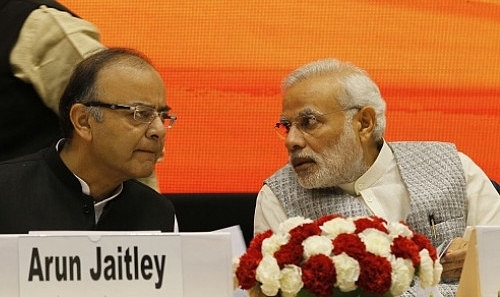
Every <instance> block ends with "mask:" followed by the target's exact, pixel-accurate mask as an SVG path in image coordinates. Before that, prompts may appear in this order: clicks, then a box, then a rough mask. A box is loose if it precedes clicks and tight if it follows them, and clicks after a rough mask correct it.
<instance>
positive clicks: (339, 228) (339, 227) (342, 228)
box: [320, 218, 356, 239]
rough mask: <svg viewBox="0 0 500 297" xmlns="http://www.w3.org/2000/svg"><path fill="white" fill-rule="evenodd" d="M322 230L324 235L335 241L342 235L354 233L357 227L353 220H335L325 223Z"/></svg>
mask: <svg viewBox="0 0 500 297" xmlns="http://www.w3.org/2000/svg"><path fill="white" fill-rule="evenodd" d="M320 229H321V230H322V231H323V232H322V234H323V235H325V236H327V237H329V238H332V239H333V238H335V237H337V235H339V234H342V233H347V234H352V233H354V231H356V226H355V225H354V222H353V220H352V219H351V218H347V219H344V218H335V219H332V220H329V221H326V222H325V223H323V225H322V226H321V227H320Z"/></svg>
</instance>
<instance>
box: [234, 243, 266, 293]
mask: <svg viewBox="0 0 500 297" xmlns="http://www.w3.org/2000/svg"><path fill="white" fill-rule="evenodd" d="M260 260H262V253H261V252H257V251H256V250H251V251H248V252H247V253H245V254H243V255H242V256H241V257H240V264H239V265H238V268H237V269H236V271H235V275H236V278H237V279H238V283H239V284H240V287H241V288H242V289H243V290H249V289H250V288H252V287H253V286H255V284H256V280H255V274H256V270H257V266H259V262H260Z"/></svg>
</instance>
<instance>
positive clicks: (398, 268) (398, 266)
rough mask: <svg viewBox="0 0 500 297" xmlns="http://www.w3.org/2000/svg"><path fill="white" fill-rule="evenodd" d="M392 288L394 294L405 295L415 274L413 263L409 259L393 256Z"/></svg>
mask: <svg viewBox="0 0 500 297" xmlns="http://www.w3.org/2000/svg"><path fill="white" fill-rule="evenodd" d="M390 262H391V267H392V272H391V288H390V292H391V294H392V296H399V295H403V293H404V292H406V291H407V290H408V288H409V287H410V285H411V281H412V280H413V275H414V274H415V268H414V267H413V263H412V261H411V260H409V259H403V258H395V257H391V261H390Z"/></svg>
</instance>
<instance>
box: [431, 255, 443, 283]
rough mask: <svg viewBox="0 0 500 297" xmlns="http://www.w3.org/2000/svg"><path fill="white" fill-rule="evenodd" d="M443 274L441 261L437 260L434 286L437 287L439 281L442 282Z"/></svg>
mask: <svg viewBox="0 0 500 297" xmlns="http://www.w3.org/2000/svg"><path fill="white" fill-rule="evenodd" d="M441 273H443V265H441V263H440V262H439V259H437V260H436V261H435V262H434V282H433V283H432V285H433V286H436V285H437V284H438V283H439V281H441Z"/></svg>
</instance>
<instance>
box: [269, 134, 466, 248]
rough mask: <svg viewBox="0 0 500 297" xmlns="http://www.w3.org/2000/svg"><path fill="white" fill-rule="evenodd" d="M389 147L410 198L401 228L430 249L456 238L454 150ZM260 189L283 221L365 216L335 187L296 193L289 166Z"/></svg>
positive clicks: (458, 194)
mask: <svg viewBox="0 0 500 297" xmlns="http://www.w3.org/2000/svg"><path fill="white" fill-rule="evenodd" d="M389 146H390V148H391V150H392V151H393V152H394V156H395V158H396V163H397V165H398V168H399V171H400V174H401V178H402V181H403V183H404V184H405V186H406V189H407V190H408V192H409V195H410V199H411V206H410V209H411V210H410V213H409V215H408V217H407V219H406V223H407V224H408V225H409V226H411V228H412V229H413V230H414V231H416V232H418V233H422V234H424V235H426V236H427V237H428V238H429V239H431V240H432V243H433V244H434V245H435V246H437V245H439V244H440V243H441V242H443V241H444V240H445V239H451V238H453V237H457V236H462V234H463V232H464V230H465V227H466V221H467V211H466V210H467V200H466V195H465V177H464V173H463V168H462V163H461V161H460V158H459V157H458V154H457V150H456V148H455V146H454V145H453V144H450V143H441V142H393V143H389ZM265 184H267V185H268V186H269V187H270V188H271V190H272V191H273V193H274V194H275V195H276V197H277V198H278V200H279V201H280V202H281V204H282V206H283V209H284V210H285V212H286V214H287V215H288V216H289V217H294V216H303V217H306V218H311V219H317V218H319V217H321V216H323V215H326V214H334V213H336V214H341V215H343V216H365V215H370V213H369V210H368V209H367V208H366V206H365V205H364V204H363V203H362V202H360V201H359V200H358V199H356V198H355V197H354V196H352V195H350V194H347V193H344V192H343V191H342V190H341V189H339V188H326V189H312V190H308V189H304V188H302V187H301V186H300V185H299V184H298V181H297V178H296V176H295V173H294V172H293V168H292V167H291V166H290V165H286V166H284V167H282V168H281V169H280V170H278V171H277V172H276V173H275V174H273V175H272V176H271V177H269V179H267V180H266V181H265ZM387 195H391V193H387ZM394 199H397V197H394ZM430 215H433V216H434V220H435V230H436V234H434V232H433V230H432V228H431V226H430V223H429V216H430Z"/></svg>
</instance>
